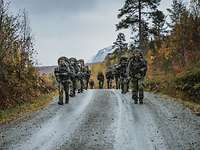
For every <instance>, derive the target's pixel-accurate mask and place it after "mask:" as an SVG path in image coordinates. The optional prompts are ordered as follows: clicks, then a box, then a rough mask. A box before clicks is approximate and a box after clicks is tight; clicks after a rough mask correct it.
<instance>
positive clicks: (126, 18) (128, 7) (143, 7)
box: [116, 0, 160, 47]
mask: <svg viewBox="0 0 200 150" xmlns="http://www.w3.org/2000/svg"><path fill="white" fill-rule="evenodd" d="M159 3H160V0H126V1H125V4H124V5H123V7H122V8H121V9H120V12H119V14H118V18H119V19H121V21H120V22H119V23H118V24H117V25H116V27H117V30H120V29H127V28H130V29H131V30H132V32H135V33H136V34H135V35H136V36H135V37H134V39H135V43H138V41H139V46H142V47H144V45H146V41H147V39H148V33H149V32H148V30H149V24H150V23H149V22H150V21H149V19H150V18H151V17H152V12H154V11H157V7H158V5H159ZM137 38H139V39H137Z"/></svg>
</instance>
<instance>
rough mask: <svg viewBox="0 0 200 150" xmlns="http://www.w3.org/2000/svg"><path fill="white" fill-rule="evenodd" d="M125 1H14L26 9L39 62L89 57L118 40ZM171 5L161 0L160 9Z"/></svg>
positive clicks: (53, 62)
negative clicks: (61, 58)
mask: <svg viewBox="0 0 200 150" xmlns="http://www.w3.org/2000/svg"><path fill="white" fill-rule="evenodd" d="M123 3H124V0H13V1H11V10H12V11H13V12H16V11H17V10H20V9H23V8H25V9H26V10H27V11H28V15H29V20H30V26H31V29H32V33H33V36H34V41H35V47H36V50H37V51H38V55H37V60H38V62H39V65H55V64H56V62H57V58H58V57H59V56H67V57H72V56H73V57H77V58H84V59H90V58H91V57H92V56H93V55H95V54H96V53H97V51H98V50H99V49H102V48H105V47H108V46H110V45H112V43H113V41H114V40H115V39H116V35H117V33H116V32H115V24H116V23H117V22H118V19H117V17H116V16H117V13H118V9H119V8H121V7H122V5H123ZM170 5H171V0H162V2H161V9H162V10H165V9H166V8H169V7H170Z"/></svg>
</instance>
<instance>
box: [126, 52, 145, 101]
mask: <svg viewBox="0 0 200 150" xmlns="http://www.w3.org/2000/svg"><path fill="white" fill-rule="evenodd" d="M146 71H147V62H146V61H145V59H144V58H143V56H142V53H139V52H137V53H136V54H134V55H133V56H132V57H131V58H130V60H129V65H128V74H129V76H130V78H131V84H132V99H133V100H134V102H135V104H137V103H138V98H139V102H140V104H143V98H144V77H145V75H146Z"/></svg>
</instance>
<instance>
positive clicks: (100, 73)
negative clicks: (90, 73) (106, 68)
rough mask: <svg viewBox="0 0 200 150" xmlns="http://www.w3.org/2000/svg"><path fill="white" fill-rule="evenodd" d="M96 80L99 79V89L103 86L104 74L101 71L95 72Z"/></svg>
mask: <svg viewBox="0 0 200 150" xmlns="http://www.w3.org/2000/svg"><path fill="white" fill-rule="evenodd" d="M97 80H98V81H99V89H103V86H104V74H103V72H99V73H98V74H97Z"/></svg>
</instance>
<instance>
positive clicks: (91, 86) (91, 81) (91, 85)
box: [89, 80, 94, 89]
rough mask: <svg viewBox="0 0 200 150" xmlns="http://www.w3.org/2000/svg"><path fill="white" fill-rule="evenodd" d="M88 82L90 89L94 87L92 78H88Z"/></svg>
mask: <svg viewBox="0 0 200 150" xmlns="http://www.w3.org/2000/svg"><path fill="white" fill-rule="evenodd" d="M89 84H90V89H94V80H90V82H89Z"/></svg>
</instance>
